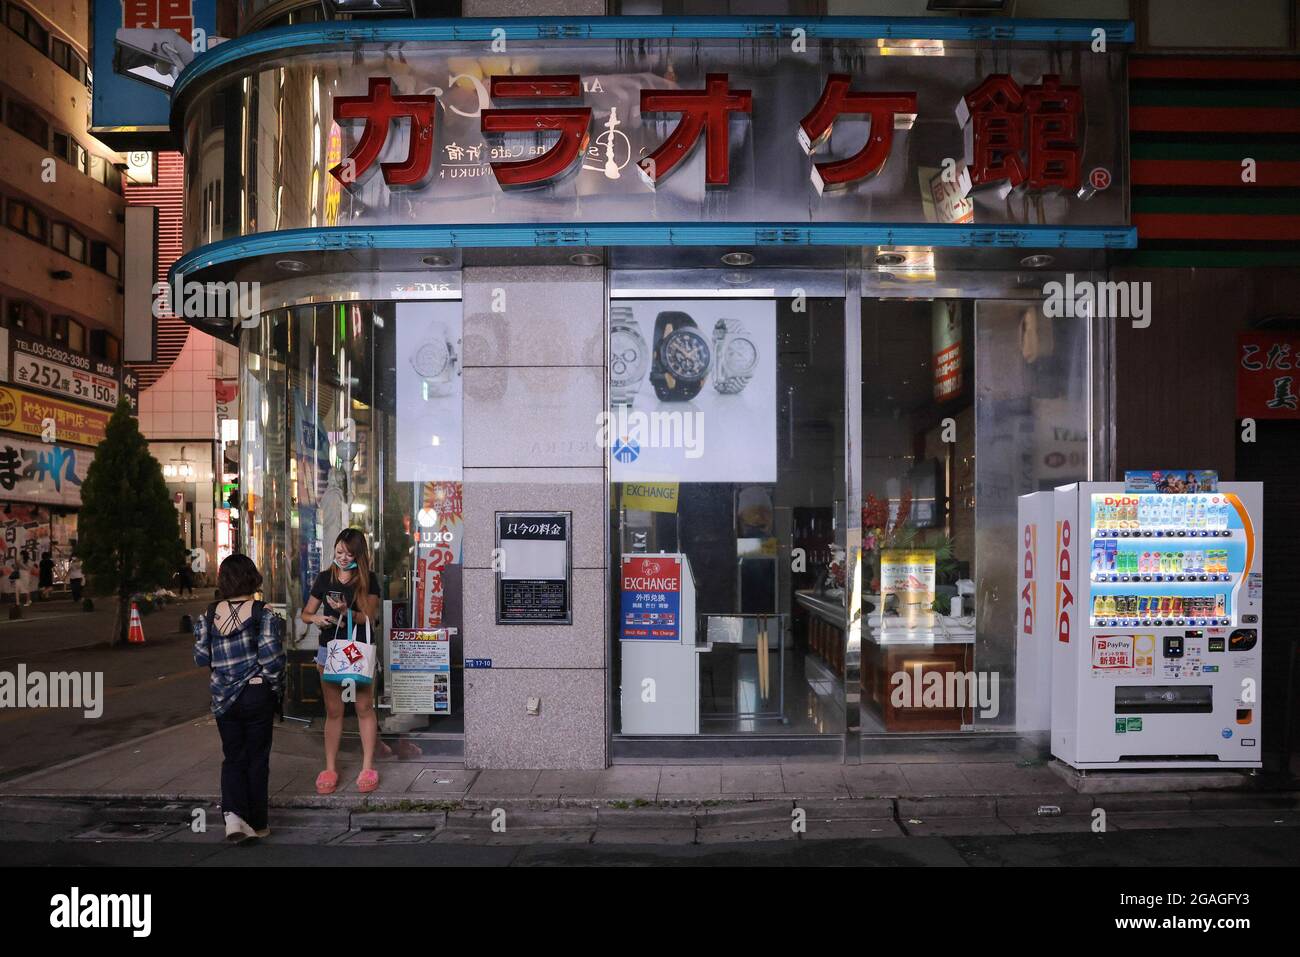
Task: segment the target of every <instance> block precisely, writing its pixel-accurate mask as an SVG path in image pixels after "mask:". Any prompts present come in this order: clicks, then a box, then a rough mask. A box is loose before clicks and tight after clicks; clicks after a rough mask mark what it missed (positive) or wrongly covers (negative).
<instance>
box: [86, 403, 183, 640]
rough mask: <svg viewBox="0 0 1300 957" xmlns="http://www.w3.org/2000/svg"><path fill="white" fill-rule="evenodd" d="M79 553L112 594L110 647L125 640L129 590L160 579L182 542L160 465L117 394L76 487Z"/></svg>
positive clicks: (166, 576) (167, 574) (100, 587)
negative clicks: (113, 610) (78, 494)
mask: <svg viewBox="0 0 1300 957" xmlns="http://www.w3.org/2000/svg"><path fill="white" fill-rule="evenodd" d="M77 536H78V539H79V542H78V545H77V554H78V555H80V556H81V560H82V564H83V566H84V568H85V571H86V574H87V575H88V576H89V577H90V580H91V583H92V584H93V586H94V587H95V589H96V590H97V591H99V592H101V593H103V594H115V595H116V596H117V618H116V622H115V626H114V628H113V644H114V645H120V644H124V643H125V642H126V635H127V628H128V626H129V624H130V614H131V595H132V593H134V592H136V591H138V590H140V589H143V588H150V587H153V586H155V585H161V584H165V583H166V582H168V581H169V580H170V579H171V575H172V573H173V572H174V571H175V570H176V568H177V566H178V565H179V564H180V561H181V558H182V557H183V555H184V547H183V545H182V543H181V539H180V531H179V528H178V525H177V521H176V509H175V507H174V506H173V505H172V503H171V500H170V497H169V496H168V493H167V483H166V482H165V481H164V480H163V474H162V466H161V465H159V464H158V460H157V459H155V458H154V457H153V456H152V455H150V454H149V443H148V442H146V441H145V437H144V436H143V435H141V434H140V428H139V426H138V425H137V424H136V421H135V419H134V418H133V417H132V416H131V409H130V406H129V405H128V404H127V402H126V400H125V399H123V400H122V401H121V402H119V403H118V404H117V409H116V410H114V412H113V417H112V418H111V419H110V420H109V422H108V430H107V433H106V435H105V437H104V441H102V442H100V443H99V447H98V448H97V449H95V459H94V461H93V462H91V463H90V468H89V469H88V470H87V472H86V480H85V481H84V482H83V483H82V485H81V513H80V514H79V515H78V516H77Z"/></svg>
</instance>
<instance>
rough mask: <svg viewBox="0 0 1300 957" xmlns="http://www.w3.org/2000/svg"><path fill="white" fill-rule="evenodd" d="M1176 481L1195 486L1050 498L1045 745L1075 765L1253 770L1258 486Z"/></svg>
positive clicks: (1259, 581)
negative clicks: (1048, 681)
mask: <svg viewBox="0 0 1300 957" xmlns="http://www.w3.org/2000/svg"><path fill="white" fill-rule="evenodd" d="M1154 474H1156V475H1159V474H1161V473H1154ZM1191 474H1192V473H1188V475H1189V476H1190V475H1191ZM1179 487H1180V488H1184V489H1185V488H1188V487H1191V488H1199V489H1201V490H1198V491H1181V490H1180V491H1177V492H1170V491H1157V490H1155V488H1154V487H1149V486H1148V485H1146V484H1144V483H1142V482H1140V481H1138V480H1137V479H1133V480H1130V481H1129V482H1126V483H1106V484H1103V483H1079V484H1075V485H1067V486H1062V487H1061V488H1058V489H1057V490H1056V491H1055V493H1054V505H1055V507H1054V513H1055V519H1054V523H1053V527H1052V528H1051V529H1050V531H1051V535H1052V538H1051V541H1050V543H1048V544H1049V545H1050V550H1049V549H1047V548H1043V547H1042V544H1043V543H1041V542H1040V543H1039V548H1040V550H1041V551H1040V554H1041V552H1048V554H1049V555H1050V558H1051V561H1050V563H1049V564H1048V565H1047V567H1048V569H1050V580H1051V592H1050V595H1051V608H1052V614H1053V619H1052V621H1053V627H1052V628H1051V632H1052V635H1053V639H1054V640H1053V647H1054V649H1055V650H1054V654H1053V660H1052V694H1051V714H1052V728H1051V738H1052V753H1053V755H1054V756H1056V757H1057V758H1059V759H1061V760H1062V761H1065V762H1066V763H1067V764H1069V765H1071V766H1073V767H1075V768H1079V769H1095V768H1110V769H1116V768H1206V767H1218V768H1223V767H1236V768H1258V767H1260V766H1261V758H1260V756H1261V749H1260V724H1261V714H1262V712H1261V704H1260V672H1261V660H1262V640H1263V639H1262V634H1263V559H1262V542H1263V538H1262V533H1263V521H1262V516H1261V505H1262V496H1263V491H1262V486H1261V485H1260V484H1259V483H1256V482H1241V483H1227V484H1223V485H1218V484H1217V483H1211V482H1208V481H1206V482H1203V483H1201V484H1200V485H1199V486H1198V485H1196V484H1195V483H1191V484H1189V485H1187V486H1183V485H1181V483H1179ZM1206 488H1208V489H1210V490H1208V491H1207V490H1204V489H1206ZM1044 531H1046V530H1044ZM1042 577H1047V576H1042ZM1043 597H1046V596H1043V595H1041V594H1040V603H1039V607H1040V609H1041V608H1042V606H1043V605H1044V604H1045V602H1043V601H1042V600H1041V599H1042V598H1043ZM1043 610H1045V609H1043Z"/></svg>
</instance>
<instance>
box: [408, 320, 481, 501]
mask: <svg viewBox="0 0 1300 957" xmlns="http://www.w3.org/2000/svg"><path fill="white" fill-rule="evenodd" d="M396 323H397V481H399V482H431V481H438V482H459V481H460V480H461V467H462V464H463V461H464V457H463V445H464V442H463V430H464V423H463V417H462V404H463V402H462V400H463V389H464V385H463V378H462V376H461V366H462V363H463V359H464V353H463V352H462V342H461V338H462V335H461V333H462V327H463V322H462V318H461V304H460V303H459V302H399V303H397V317H396Z"/></svg>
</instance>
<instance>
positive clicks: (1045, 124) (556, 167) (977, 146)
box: [330, 73, 1083, 193]
mask: <svg viewBox="0 0 1300 957" xmlns="http://www.w3.org/2000/svg"><path fill="white" fill-rule="evenodd" d="M368 84H369V89H368V92H367V93H366V94H365V95H364V96H336V97H335V98H334V121H335V122H336V123H339V124H344V123H347V122H349V121H353V120H360V121H362V122H363V124H364V125H363V126H362V128H361V133H360V135H359V137H358V138H357V139H356V145H355V146H354V147H353V149H352V152H351V153H349V154H348V156H347V159H346V160H345V161H344V162H343V163H340V164H338V165H337V166H334V167H333V168H332V169H331V170H330V173H331V174H332V175H333V176H334V177H335V179H337V180H339V182H341V183H343V184H344V185H345V186H351V185H352V184H353V183H356V182H362V181H364V180H365V179H366V177H367V176H368V174H370V172H371V171H372V169H373V167H374V166H375V162H376V160H378V159H379V157H380V155H381V154H382V153H383V151H384V145H385V143H386V142H387V140H388V133H389V128H390V126H391V125H392V124H394V123H395V122H397V121H399V120H406V121H408V122H409V124H410V125H409V135H408V136H407V137H406V142H407V146H406V155H405V157H404V158H403V159H402V160H400V161H390V162H384V163H380V164H379V166H380V169H381V170H382V171H383V178H384V182H385V183H386V184H387V185H388V186H389V187H406V186H418V185H423V184H425V183H427V182H428V181H429V179H430V178H431V177H432V174H433V156H434V146H435V142H434V141H435V136H434V127H435V123H434V120H435V116H436V113H437V109H438V97H437V96H435V95H433V94H420V95H408V96H402V95H397V94H394V92H393V80H392V78H391V77H387V76H372V77H370V78H369V81H368ZM853 84H854V78H853V76H852V75H851V74H848V73H832V74H830V76H828V77H827V78H826V83H825V85H824V86H823V87H822V91H821V96H820V97H819V98H818V100H817V102H816V103H815V104H813V106H812V109H811V110H810V111H809V112H808V114H807V115H806V116H804V118H803V119H802V120H801V121H800V122H799V124H798V126H797V127H796V128H795V129H794V130H793V133H794V134H795V135H796V137H797V139H798V142H799V144H800V145H801V146H802V147H803V149H804V152H805V153H807V154H808V155H809V156H811V155H813V153H815V152H816V151H817V150H819V149H821V148H822V147H823V146H824V145H825V144H826V143H827V141H828V140H829V139H830V136H831V131H832V127H833V126H834V124H835V121H836V119H837V118H839V117H841V116H865V117H867V118H868V120H869V133H868V136H867V141H866V143H865V144H864V145H863V146H862V147H861V148H860V149H858V150H857V151H856V152H854V153H853V154H852V155H850V156H847V157H844V158H841V159H830V160H823V161H821V162H814V163H812V166H811V172H810V178H811V179H812V182H813V184H814V185H815V186H816V187H817V192H818V193H821V192H823V191H825V190H827V189H837V188H840V187H844V186H847V185H848V184H850V183H854V182H858V181H861V180H865V179H869V178H871V177H873V176H875V175H876V174H877V173H879V172H880V170H881V169H882V168H883V167H884V165H885V163H886V161H887V160H888V159H889V157H890V153H891V151H892V149H893V144H894V130H895V128H898V129H910V128H911V126H912V123H913V122H914V121H915V119H916V115H917V94H916V92H915V91H911V90H893V91H868V90H853V89H852V86H853ZM488 90H489V98H490V99H491V101H492V102H494V103H495V102H502V101H506V102H510V101H519V100H523V101H530V102H532V103H533V105H532V106H529V107H527V108H510V109H484V110H482V111H481V112H480V114H479V123H480V133H481V134H482V135H483V136H485V137H488V136H493V135H499V134H507V133H531V134H534V135H542V134H547V133H554V134H557V138H556V140H555V141H554V143H551V144H547V145H546V148H545V149H544V150H542V151H541V152H540V153H533V154H531V155H530V156H529V157H528V158H525V159H520V160H517V161H513V162H492V163H490V166H491V169H492V174H493V176H494V177H495V178H496V181H497V184H498V185H499V186H501V187H502V188H503V189H510V188H513V187H530V186H542V185H545V184H547V183H548V182H550V181H551V180H554V179H557V178H559V177H562V176H564V175H566V174H568V173H570V172H572V171H574V169H575V168H576V167H578V166H580V165H581V160H582V157H583V154H584V152H585V151H586V149H587V145H588V143H589V142H590V139H591V133H590V130H591V119H592V115H593V114H592V109H591V107H589V106H577V105H564V106H558V105H555V104H556V101H564V102H566V103H568V102H569V101H574V100H578V101H580V100H581V99H582V97H583V92H584V91H583V86H582V78H581V77H580V76H579V75H578V74H557V75H536V76H514V75H509V74H506V75H493V76H491V77H490V78H489V81H488ZM639 106H640V111H641V115H642V117H643V118H648V117H654V116H657V115H659V114H678V115H679V116H680V118H679V119H678V120H677V123H676V125H675V126H673V128H672V130H671V132H669V133H668V135H667V136H666V137H665V138H664V139H663V140H662V142H660V143H659V144H658V145H657V146H656V147H655V148H654V149H653V150H652V151H650V152H649V153H648V155H646V156H644V157H642V158H641V159H639V160H638V161H637V169H638V171H639V172H640V173H641V177H642V179H643V181H644V182H645V183H646V185H648V186H649V187H650V188H651V189H655V188H657V187H658V185H659V183H660V182H661V181H662V180H664V179H665V178H666V177H667V176H668V175H669V174H670V173H672V172H673V171H674V170H675V169H677V168H678V167H679V166H681V165H682V164H683V161H685V160H686V159H687V158H688V157H690V155H691V153H692V152H693V151H694V150H695V148H696V146H697V145H698V144H699V143H700V142H703V144H704V147H703V148H704V183H705V185H706V186H710V187H725V186H727V185H728V184H729V183H730V181H731V146H730V144H731V139H730V123H731V118H732V116H733V115H734V114H739V115H742V116H748V115H750V114H752V113H753V111H754V100H753V95H752V93H751V91H750V90H737V89H732V87H731V82H730V77H729V76H728V75H727V74H725V73H709V74H707V75H706V76H705V78H704V88H703V89H698V90H683V89H676V90H664V89H642V90H641V91H640V99H639ZM1082 113H1083V97H1082V95H1081V94H1080V92H1079V88H1078V87H1077V86H1069V85H1062V84H1061V79H1060V77H1059V76H1046V77H1044V78H1043V80H1042V82H1041V83H1036V84H1030V85H1027V86H1024V87H1022V86H1020V85H1019V84H1017V83H1016V81H1015V80H1014V79H1012V78H1011V76H1009V75H1007V74H995V75H993V76H990V77H988V78H987V79H985V80H984V81H983V82H982V83H981V84H979V86H978V87H976V88H975V89H973V90H972V91H971V92H970V93H968V94H966V96H965V97H964V98H963V99H962V100H961V102H960V104H959V106H958V116H959V117H960V118H961V121H962V124H963V126H965V127H967V128H968V130H969V132H970V135H969V136H968V142H967V151H966V163H967V165H968V167H969V170H970V175H969V178H968V181H969V182H970V183H971V184H972V185H974V186H984V185H988V184H990V183H995V182H1004V183H1005V184H1006V186H1007V188H1008V189H1009V188H1013V187H1018V186H1027V187H1028V188H1030V189H1035V190H1056V189H1060V190H1076V189H1078V188H1079V185H1080V174H1079V170H1080V166H1081V160H1080V154H1081V152H1082V150H1081V144H1080V142H1079V136H1080V128H1081V125H1082V124H1081V118H1082ZM612 116H613V112H612V111H611V117H612ZM447 149H448V156H449V157H453V156H454V157H456V158H462V157H463V154H464V148H463V147H461V146H459V145H457V144H451V145H450V146H448V148H447ZM475 149H476V150H477V148H475Z"/></svg>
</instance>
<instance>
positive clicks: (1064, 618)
mask: <svg viewBox="0 0 1300 957" xmlns="http://www.w3.org/2000/svg"><path fill="white" fill-rule="evenodd" d="M1071 538H1072V533H1071V531H1070V523H1069V522H1068V521H1064V522H1057V523H1056V552H1057V556H1058V557H1057V562H1056V640H1057V641H1063V642H1065V643H1066V644H1069V643H1070V613H1071V609H1070V606H1071V605H1073V604H1074V592H1072V591H1070V582H1071V581H1073V580H1074V575H1073V573H1072V572H1071V569H1070V541H1071Z"/></svg>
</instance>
